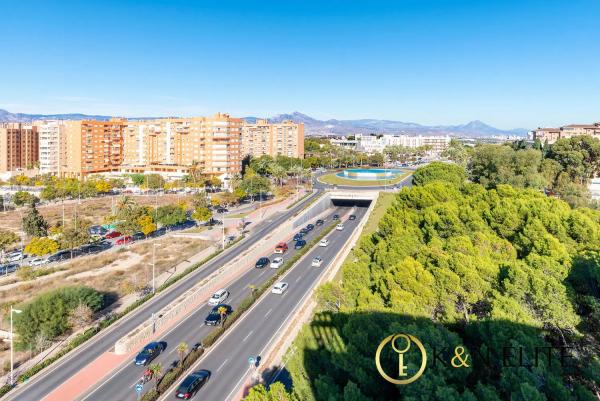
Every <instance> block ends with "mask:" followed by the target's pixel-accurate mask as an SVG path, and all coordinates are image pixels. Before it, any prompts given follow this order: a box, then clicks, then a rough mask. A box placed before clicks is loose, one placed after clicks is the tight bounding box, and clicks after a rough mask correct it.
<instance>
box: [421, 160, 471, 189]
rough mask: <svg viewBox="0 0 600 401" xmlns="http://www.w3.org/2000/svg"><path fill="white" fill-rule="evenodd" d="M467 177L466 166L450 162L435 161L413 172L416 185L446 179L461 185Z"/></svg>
mask: <svg viewBox="0 0 600 401" xmlns="http://www.w3.org/2000/svg"><path fill="white" fill-rule="evenodd" d="M466 179H467V174H466V172H465V170H464V168H462V167H460V166H458V165H456V164H449V163H442V162H433V163H430V164H428V165H427V166H424V167H420V168H418V169H417V170H416V171H415V173H414V174H413V184H414V185H425V184H428V183H430V182H433V181H438V180H439V181H445V182H449V183H452V184H456V185H460V184H462V183H463V182H465V180H466Z"/></svg>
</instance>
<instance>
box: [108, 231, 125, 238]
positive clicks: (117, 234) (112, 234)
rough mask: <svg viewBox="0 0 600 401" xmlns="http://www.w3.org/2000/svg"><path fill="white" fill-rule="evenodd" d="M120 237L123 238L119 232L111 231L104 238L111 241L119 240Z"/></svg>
mask: <svg viewBox="0 0 600 401" xmlns="http://www.w3.org/2000/svg"><path fill="white" fill-rule="evenodd" d="M120 236H121V233H120V232H118V231H111V232H109V233H108V234H106V235H105V236H104V238H106V239H109V238H117V237H120Z"/></svg>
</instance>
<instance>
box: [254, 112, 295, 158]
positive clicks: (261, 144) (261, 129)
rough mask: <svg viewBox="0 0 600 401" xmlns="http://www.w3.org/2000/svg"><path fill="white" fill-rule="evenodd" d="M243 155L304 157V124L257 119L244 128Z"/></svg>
mask: <svg viewBox="0 0 600 401" xmlns="http://www.w3.org/2000/svg"><path fill="white" fill-rule="evenodd" d="M242 155H243V156H246V155H251V156H254V157H260V156H262V155H269V156H272V157H275V156H280V155H281V156H289V157H296V158H303V157H304V124H302V123H300V124H298V123H295V122H293V121H283V122H281V123H269V122H268V120H261V119H259V120H256V123H254V124H251V123H245V124H244V126H243V128H242Z"/></svg>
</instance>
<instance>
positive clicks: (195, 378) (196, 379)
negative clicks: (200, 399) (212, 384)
mask: <svg viewBox="0 0 600 401" xmlns="http://www.w3.org/2000/svg"><path fill="white" fill-rule="evenodd" d="M208 379H210V372H209V371H208V370H199V371H197V372H194V373H192V374H190V375H189V376H188V377H186V378H185V379H184V380H183V381H182V382H181V384H180V385H179V387H177V390H176V391H175V397H177V398H182V399H184V400H188V399H190V398H192V397H193V396H194V394H196V393H197V392H198V390H200V389H201V388H202V386H204V385H205V384H206V382H207V381H208Z"/></svg>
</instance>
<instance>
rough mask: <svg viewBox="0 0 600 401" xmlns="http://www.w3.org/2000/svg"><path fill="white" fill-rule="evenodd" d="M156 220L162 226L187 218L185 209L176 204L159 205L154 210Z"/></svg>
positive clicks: (181, 221) (177, 222)
mask: <svg viewBox="0 0 600 401" xmlns="http://www.w3.org/2000/svg"><path fill="white" fill-rule="evenodd" d="M156 220H157V222H158V223H160V224H162V225H163V226H172V225H175V224H179V223H183V222H184V221H186V220H187V216H186V213H185V210H184V209H182V208H181V207H179V206H176V205H165V206H160V207H159V208H158V209H157V210H156Z"/></svg>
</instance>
